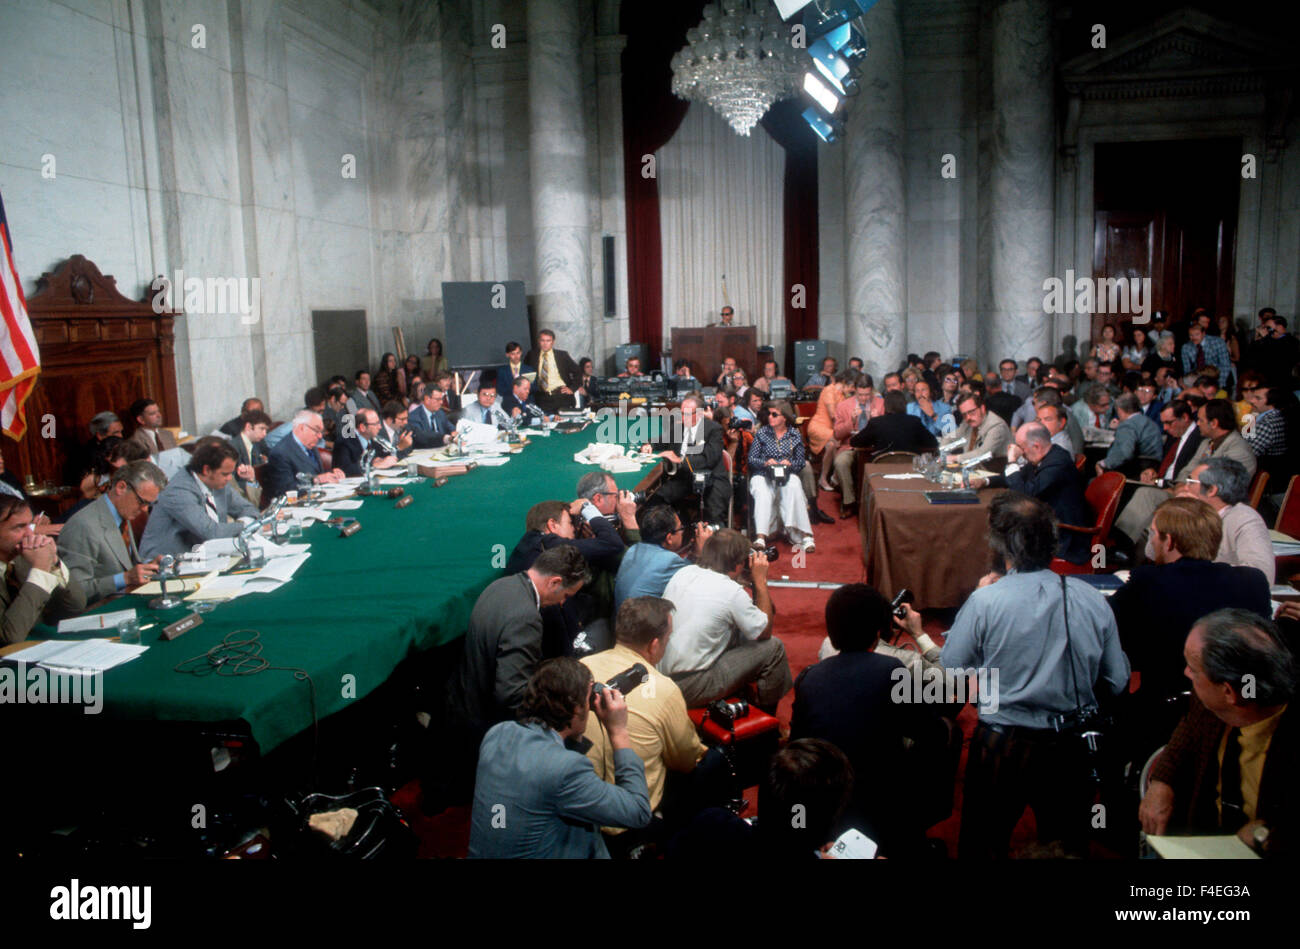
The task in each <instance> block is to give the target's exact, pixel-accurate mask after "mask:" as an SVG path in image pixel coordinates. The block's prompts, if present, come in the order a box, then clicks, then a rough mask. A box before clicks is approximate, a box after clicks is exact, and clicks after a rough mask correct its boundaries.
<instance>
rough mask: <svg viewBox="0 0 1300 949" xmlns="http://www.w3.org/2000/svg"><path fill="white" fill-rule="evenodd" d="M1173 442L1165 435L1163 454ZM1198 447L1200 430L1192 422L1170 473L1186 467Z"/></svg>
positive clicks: (1199, 445)
mask: <svg viewBox="0 0 1300 949" xmlns="http://www.w3.org/2000/svg"><path fill="white" fill-rule="evenodd" d="M1175 444H1177V442H1176V441H1174V440H1173V436H1172V435H1166V436H1165V445H1164V448H1165V451H1164V454H1166V455H1167V454H1169V449H1170V448H1172V447H1173V446H1174V445H1175ZM1200 447H1201V430H1200V429H1199V428H1197V427H1196V425H1195V423H1193V425H1192V433H1191V434H1190V435H1188V436H1187V441H1185V442H1184V443H1183V450H1182V451H1180V452H1179V453H1178V457H1177V458H1175V459H1174V470H1173V472H1172V474H1175V475H1176V474H1177V473H1178V472H1180V471H1182V470H1183V468H1184V467H1186V465H1187V463H1188V462H1189V461H1191V460H1192V458H1193V456H1195V454H1196V450H1197V449H1198V448H1200ZM1161 460H1162V461H1163V460H1164V455H1162V456H1161ZM1160 474H1164V472H1163V471H1161V472H1160ZM1144 526H1145V525H1144Z"/></svg>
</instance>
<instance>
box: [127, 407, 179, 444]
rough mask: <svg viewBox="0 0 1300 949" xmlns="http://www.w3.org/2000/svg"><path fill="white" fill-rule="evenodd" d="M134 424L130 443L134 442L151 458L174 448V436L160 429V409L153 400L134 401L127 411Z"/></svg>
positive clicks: (161, 421)
mask: <svg viewBox="0 0 1300 949" xmlns="http://www.w3.org/2000/svg"><path fill="white" fill-rule="evenodd" d="M127 414H128V415H130V416H131V420H132V421H133V422H134V423H135V431H134V432H132V433H131V441H133V442H136V443H137V444H139V445H140V446H141V447H143V448H144V450H145V451H147V452H149V454H150V455H151V456H153V457H157V456H158V455H160V454H162V453H163V452H165V451H168V450H169V449H172V448H175V447H176V436H175V435H173V434H172V433H171V432H169V431H167V429H165V428H163V427H162V423H163V415H162V409H161V408H159V407H158V403H157V402H155V401H154V400H153V399H149V398H144V399H136V400H135V401H134V402H132V403H131V408H129V409H128V410H127Z"/></svg>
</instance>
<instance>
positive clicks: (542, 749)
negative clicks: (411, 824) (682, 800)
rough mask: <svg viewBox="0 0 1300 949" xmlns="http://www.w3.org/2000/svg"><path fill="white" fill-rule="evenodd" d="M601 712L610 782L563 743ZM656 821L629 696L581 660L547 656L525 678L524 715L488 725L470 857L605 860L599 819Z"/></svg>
mask: <svg viewBox="0 0 1300 949" xmlns="http://www.w3.org/2000/svg"><path fill="white" fill-rule="evenodd" d="M593 709H594V710H595V712H596V717H597V718H599V719H600V720H601V722H602V723H603V724H604V726H605V728H606V729H607V731H608V733H609V743H610V745H611V746H612V749H613V755H612V757H613V760H614V784H607V783H605V782H604V781H602V780H601V779H600V777H599V776H598V775H597V774H596V772H595V771H594V770H593V768H592V765H591V760H590V759H589V758H587V757H586V756H585V755H583V754H581V753H579V752H577V751H570V750H569V749H568V748H567V747H566V746H565V742H566V740H567V739H571V738H578V737H580V736H581V735H582V734H583V732H585V731H586V728H587V716H588V714H589V713H590V711H592V710H593ZM649 822H650V796H649V794H648V793H647V791H646V783H645V768H644V766H642V764H641V759H640V758H638V757H637V754H636V752H635V751H633V750H632V747H631V743H630V741H629V740H628V733H627V703H626V702H625V701H624V699H623V696H622V694H621V693H620V692H619V691H618V690H617V689H610V688H606V687H604V683H601V687H600V688H599V689H597V688H596V685H595V683H593V682H592V679H591V673H590V672H588V671H587V668H586V667H585V666H584V665H582V663H580V662H578V661H577V660H576V659H569V658H560V659H548V660H547V661H546V662H543V663H542V664H541V665H540V666H538V668H537V671H536V672H534V673H533V675H532V677H531V678H530V679H529V680H528V685H527V687H526V689H525V691H524V699H523V702H522V703H521V704H520V706H519V721H517V722H501V723H500V724H498V725H494V726H492V728H491V729H489V731H488V733H487V735H486V736H484V738H483V744H482V746H481V747H480V749H479V758H478V774H477V775H476V778H475V782H474V810H473V813H472V814H471V816H470V831H469V856H470V857H480V858H482V857H486V858H495V859H505V858H520V857H525V858H526V857H534V858H552V859H556V858H569V859H572V858H591V857H600V858H608V857H609V851H608V850H606V849H605V842H604V840H603V839H602V838H601V835H600V827H601V826H602V825H605V826H612V827H632V828H636V827H644V826H645V825H646V824H648V823H649Z"/></svg>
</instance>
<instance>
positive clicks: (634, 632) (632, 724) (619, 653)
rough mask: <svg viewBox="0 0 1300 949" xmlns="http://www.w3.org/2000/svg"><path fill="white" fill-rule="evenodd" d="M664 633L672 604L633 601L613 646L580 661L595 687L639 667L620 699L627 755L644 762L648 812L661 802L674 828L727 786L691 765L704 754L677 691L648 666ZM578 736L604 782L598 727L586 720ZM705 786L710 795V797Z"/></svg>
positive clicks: (606, 763)
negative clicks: (641, 674) (635, 682)
mask: <svg viewBox="0 0 1300 949" xmlns="http://www.w3.org/2000/svg"><path fill="white" fill-rule="evenodd" d="M672 632H673V604H672V602H670V601H669V600H665V599H663V598H661V597H657V596H638V597H633V598H631V599H629V600H626V601H624V603H623V605H622V606H620V607H619V610H618V617H617V619H616V621H615V624H614V636H615V639H616V641H617V642H616V645H615V646H614V648H612V649H606V650H605V651H604V652H598V653H596V654H595V655H591V656H586V657H584V658H583V659H582V660H581V661H582V664H583V665H584V666H586V667H587V668H588V669H590V670H591V674H592V675H593V676H595V677H596V680H597V681H599V682H608V681H610V680H611V679H613V678H614V677H615V676H617V675H620V674H621V673H624V672H626V671H627V670H628V669H630V668H632V667H633V666H635V665H636V664H637V663H640V664H641V665H642V666H644V667H645V668H646V670H647V672H648V678H647V680H646V681H645V682H644V683H642V684H641V685H639V686H636V687H634V688H633V687H629V688H628V691H627V694H626V696H625V699H626V701H627V708H628V726H627V728H628V738H629V741H630V743H631V747H632V750H633V751H635V752H636V753H637V754H638V755H639V756H640V758H641V761H642V763H643V764H645V773H646V783H647V784H648V785H649V787H650V809H651V810H652V811H658V810H659V807H660V804H661V803H662V804H663V805H664V810H665V812H666V813H668V815H669V821H670V822H671V823H676V822H677V821H676V818H685V817H686V816H689V814H691V813H693V812H694V811H697V810H699V809H700V808H701V807H704V806H707V805H708V804H712V803H720V802H721V801H722V800H724V799H725V798H726V794H727V786H726V783H725V781H724V782H715V780H714V779H715V778H716V776H717V770H719V769H718V766H717V764H716V763H714V764H713V765H712V766H706V767H702V768H701V769H699V770H698V771H697V769H696V765H698V764H700V762H701V759H703V758H704V756H705V752H706V751H707V750H708V749H706V748H705V746H704V743H703V742H701V741H700V737H699V734H698V733H697V732H696V731H695V725H694V724H693V723H692V722H691V719H690V716H688V715H687V714H686V700H685V699H683V698H682V691H681V689H679V688H678V687H677V684H676V683H675V682H673V680H672V679H670V678H668V677H667V676H665V675H663V674H661V673H659V672H657V671H656V669H655V666H657V665H658V664H659V660H661V659H663V657H664V652H665V651H666V650H667V648H668V642H669V637H670V636H671V635H672ZM586 734H587V740H588V741H590V742H591V748H589V749H588V750H587V757H588V758H590V759H591V760H592V762H593V763H594V764H595V766H596V773H597V774H598V775H600V776H601V777H602V778H605V779H606V780H608V779H609V778H610V777H611V776H612V774H613V768H612V766H611V764H610V757H611V750H612V747H611V744H610V740H609V738H608V737H607V736H606V734H605V732H604V730H603V728H602V727H601V724H600V723H599V722H596V721H592V720H591V719H588V721H587V733H586ZM716 757H718V753H717V752H714V755H713V757H712V758H710V762H713V758H716ZM670 772H671V775H670ZM719 784H721V786H719ZM709 788H713V789H714V792H715V793H712V794H710V791H709ZM615 833H618V832H617V831H616V832H615ZM636 836H639V835H636Z"/></svg>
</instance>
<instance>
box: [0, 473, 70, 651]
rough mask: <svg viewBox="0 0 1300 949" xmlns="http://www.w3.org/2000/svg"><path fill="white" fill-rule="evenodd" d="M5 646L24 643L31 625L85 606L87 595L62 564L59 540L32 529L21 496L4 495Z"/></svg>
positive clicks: (0, 524)
mask: <svg viewBox="0 0 1300 949" xmlns="http://www.w3.org/2000/svg"><path fill="white" fill-rule="evenodd" d="M0 568H3V573H4V580H3V582H0V644H4V645H8V644H9V643H17V642H22V641H23V640H24V639H26V638H27V634H28V633H30V632H31V631H32V627H33V626H35V625H36V624H37V623H38V622H40V621H42V620H45V621H47V622H53V621H55V620H57V619H60V618H61V617H64V616H71V615H73V614H75V613H80V612H81V611H82V610H84V609H85V608H86V594H85V592H84V591H83V590H82V589H81V586H80V584H78V583H77V582H76V581H75V580H73V579H72V578H71V576H70V575H69V573H68V568H67V567H66V566H65V565H64V564H62V563H60V562H59V552H58V548H56V547H55V546H54V540H53V539H52V538H50V537H47V536H45V535H43V534H37V533H36V532H35V531H33V530H32V509H31V507H30V506H29V505H28V503H27V502H26V501H25V500H23V499H22V498H15V497H11V496H9V495H5V496H3V497H0Z"/></svg>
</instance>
